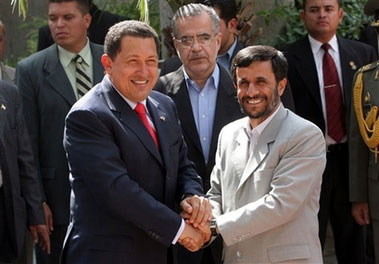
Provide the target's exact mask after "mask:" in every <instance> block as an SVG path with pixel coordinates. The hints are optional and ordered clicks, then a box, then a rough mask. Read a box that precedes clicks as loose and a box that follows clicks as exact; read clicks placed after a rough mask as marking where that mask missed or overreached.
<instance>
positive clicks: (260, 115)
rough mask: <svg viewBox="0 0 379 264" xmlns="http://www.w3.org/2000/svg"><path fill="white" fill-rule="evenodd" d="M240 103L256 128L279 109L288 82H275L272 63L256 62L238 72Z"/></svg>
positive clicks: (284, 80) (238, 69)
mask: <svg viewBox="0 0 379 264" xmlns="http://www.w3.org/2000/svg"><path fill="white" fill-rule="evenodd" d="M236 77H237V78H236V88H237V97H238V101H239V103H240V105H241V107H242V109H243V110H244V112H245V113H246V114H247V115H248V116H249V118H250V124H251V126H252V127H256V126H257V125H259V124H260V123H262V122H263V121H264V120H265V119H266V118H267V117H269V116H270V115H271V114H272V113H273V112H274V111H275V110H276V109H277V107H279V103H280V96H281V95H282V94H283V92H284V89H285V86H286V84H287V80H286V79H283V80H281V81H279V83H277V82H276V80H275V75H274V73H273V71H272V66H271V61H254V62H252V63H251V64H250V65H249V66H248V67H239V68H237V70H236Z"/></svg>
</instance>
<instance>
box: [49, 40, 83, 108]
mask: <svg viewBox="0 0 379 264" xmlns="http://www.w3.org/2000/svg"><path fill="white" fill-rule="evenodd" d="M46 52H47V56H46V60H45V64H44V70H45V71H46V72H47V77H46V79H47V81H48V82H49V84H50V88H51V89H54V90H55V91H56V92H57V93H58V94H60V95H61V96H62V97H63V98H64V99H65V100H66V101H67V103H68V104H69V105H73V104H74V103H75V102H76V97H75V93H74V90H73V88H72V86H71V83H70V81H69V79H68V78H67V75H66V72H65V71H64V69H63V66H62V64H61V63H60V61H59V58H58V50H57V45H56V44H54V45H52V46H51V47H49V48H47V51H46Z"/></svg>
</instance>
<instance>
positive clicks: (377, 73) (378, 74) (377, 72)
mask: <svg viewBox="0 0 379 264" xmlns="http://www.w3.org/2000/svg"><path fill="white" fill-rule="evenodd" d="M378 79H379V70H376V73H375V78H374V80H378Z"/></svg>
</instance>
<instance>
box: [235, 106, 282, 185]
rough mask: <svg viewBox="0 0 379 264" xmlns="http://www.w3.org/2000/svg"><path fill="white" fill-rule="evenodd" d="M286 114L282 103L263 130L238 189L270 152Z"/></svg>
mask: <svg viewBox="0 0 379 264" xmlns="http://www.w3.org/2000/svg"><path fill="white" fill-rule="evenodd" d="M285 116H286V110H285V109H284V107H283V105H280V108H279V111H278V112H277V114H276V116H274V118H273V119H272V120H271V121H270V123H269V124H268V125H267V126H266V128H264V130H263V131H262V133H261V135H260V137H259V139H258V142H257V145H256V147H255V148H254V150H253V153H251V155H250V157H249V159H248V161H247V164H246V167H245V170H244V171H243V173H242V177H241V180H240V183H239V185H238V188H237V190H238V189H240V188H241V186H242V185H243V184H244V183H245V182H246V180H247V179H248V178H249V177H250V176H251V175H252V174H253V173H254V172H255V171H256V170H257V168H258V167H259V166H260V165H261V163H262V162H263V161H264V160H265V158H266V157H267V155H268V154H269V153H270V146H271V145H272V144H273V143H274V142H275V139H276V137H277V135H278V131H279V128H280V126H281V123H282V121H283V119H284V118H285ZM246 138H247V136H246Z"/></svg>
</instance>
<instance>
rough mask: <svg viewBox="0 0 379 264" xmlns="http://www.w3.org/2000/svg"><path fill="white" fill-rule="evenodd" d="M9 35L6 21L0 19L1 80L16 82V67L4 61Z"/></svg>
mask: <svg viewBox="0 0 379 264" xmlns="http://www.w3.org/2000/svg"><path fill="white" fill-rule="evenodd" d="M6 45H7V35H6V29H5V25H4V23H3V22H2V21H1V20H0V80H5V81H9V82H14V75H15V69H14V68H12V67H9V66H7V65H5V64H4V63H3V60H4V54H5V47H6Z"/></svg>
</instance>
